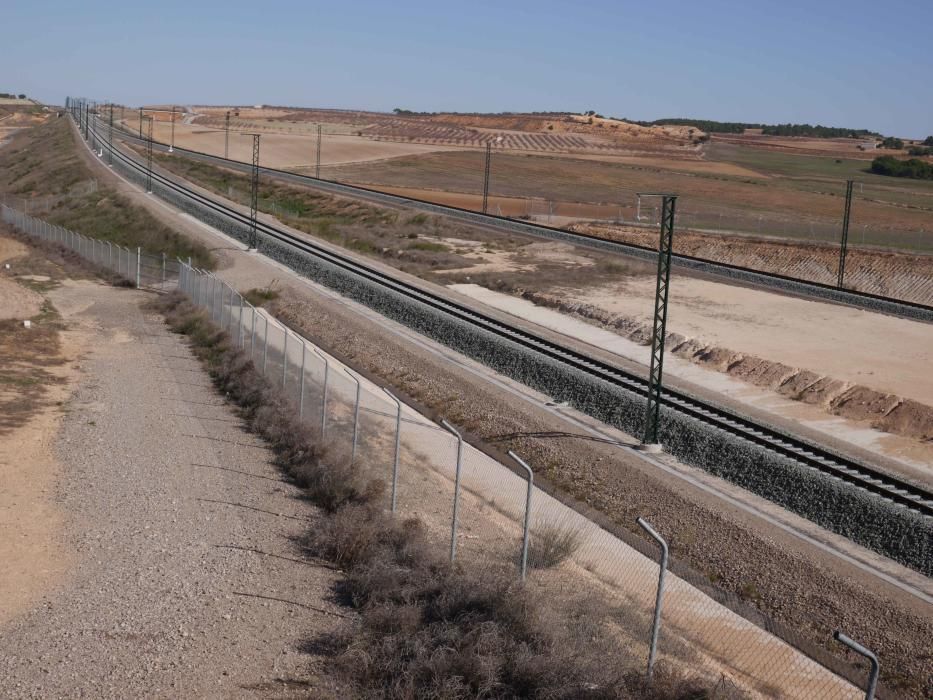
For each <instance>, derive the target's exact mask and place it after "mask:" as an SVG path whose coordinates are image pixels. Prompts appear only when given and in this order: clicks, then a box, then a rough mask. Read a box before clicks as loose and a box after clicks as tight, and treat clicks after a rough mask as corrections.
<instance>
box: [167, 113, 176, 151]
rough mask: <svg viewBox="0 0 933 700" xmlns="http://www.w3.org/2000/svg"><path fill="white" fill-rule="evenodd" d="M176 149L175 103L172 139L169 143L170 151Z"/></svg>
mask: <svg viewBox="0 0 933 700" xmlns="http://www.w3.org/2000/svg"><path fill="white" fill-rule="evenodd" d="M174 151H175V105H172V140H171V142H170V143H169V145H168V152H169V153H173V152H174Z"/></svg>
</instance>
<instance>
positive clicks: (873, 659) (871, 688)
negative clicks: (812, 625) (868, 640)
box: [833, 630, 881, 700]
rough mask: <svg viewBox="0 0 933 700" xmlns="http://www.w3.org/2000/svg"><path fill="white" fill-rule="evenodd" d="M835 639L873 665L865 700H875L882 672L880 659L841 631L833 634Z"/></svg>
mask: <svg viewBox="0 0 933 700" xmlns="http://www.w3.org/2000/svg"><path fill="white" fill-rule="evenodd" d="M833 639H835V640H836V641H837V642H841V643H842V644H845V645H846V646H847V647H849V648H850V649H851V650H852V651H854V652H855V653H856V654H861V655H862V656H864V657H866V658H867V659H868V661H869V663H870V664H871V671H870V672H869V674H868V687H867V688H866V689H865V700H873V698H874V697H875V688H876V687H877V686H878V672H879V671H880V670H881V666H880V664H879V663H878V657H877V656H875V655H874V654H873V653H872V652H871V651H870V650H869V649H867V648H866V647H863V646H862V645H861V644H859V643H858V642H856V641H855V640H854V639H851V638H849V637H847V636H846V635H844V634H843V633H842V632H840V631H839V630H836V631H835V632H833Z"/></svg>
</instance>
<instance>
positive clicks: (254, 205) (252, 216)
mask: <svg viewBox="0 0 933 700" xmlns="http://www.w3.org/2000/svg"><path fill="white" fill-rule="evenodd" d="M243 135H244V136H252V137H253V170H252V173H251V174H250V184H251V185H252V191H251V193H250V200H249V248H250V250H259V236H258V234H257V232H256V211H257V209H258V207H259V134H243Z"/></svg>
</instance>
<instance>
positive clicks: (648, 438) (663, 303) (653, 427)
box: [641, 194, 677, 452]
mask: <svg viewBox="0 0 933 700" xmlns="http://www.w3.org/2000/svg"><path fill="white" fill-rule="evenodd" d="M641 196H645V195H641ZM654 196H660V197H662V201H663V203H662V205H661V240H660V243H659V245H658V275H657V282H656V287H655V295H654V323H653V325H652V330H651V365H650V367H649V369H648V403H647V407H646V410H645V433H644V436H643V438H642V441H641V447H642V448H643V449H645V450H646V451H650V452H657V451H660V445H659V444H658V420H659V418H660V412H661V388H662V375H663V368H664V334H665V332H666V330H667V298H668V291H669V290H670V281H671V252H672V251H673V248H674V216H675V208H676V205H677V196H676V195H671V194H662V195H654Z"/></svg>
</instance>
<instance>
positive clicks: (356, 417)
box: [343, 367, 360, 465]
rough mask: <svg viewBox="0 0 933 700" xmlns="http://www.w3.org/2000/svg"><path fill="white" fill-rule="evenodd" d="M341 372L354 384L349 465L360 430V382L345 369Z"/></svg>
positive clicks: (354, 457) (352, 460)
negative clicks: (354, 398) (347, 375)
mask: <svg viewBox="0 0 933 700" xmlns="http://www.w3.org/2000/svg"><path fill="white" fill-rule="evenodd" d="M343 371H344V372H346V373H347V374H349V375H350V379H352V380H353V381H355V382H356V406H355V407H354V408H353V446H352V447H351V448H350V464H351V465H352V464H353V462H354V461H355V460H356V439H357V436H358V435H359V429H360V380H359V379H358V378H357V377H354V376H353V373H352V372H350V370H349V369H347V368H346V367H344V368H343Z"/></svg>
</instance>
